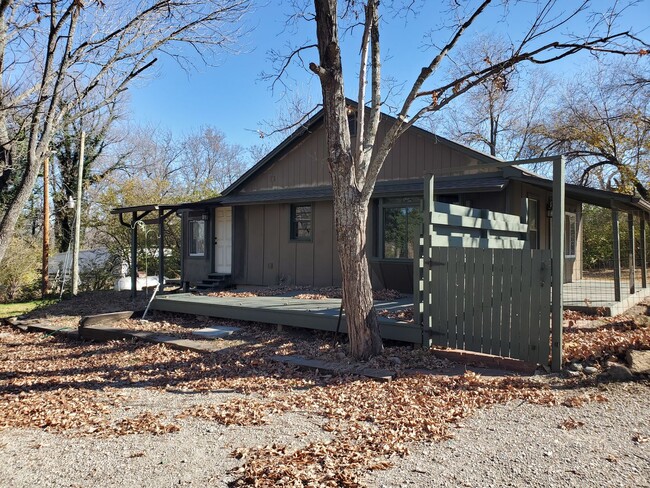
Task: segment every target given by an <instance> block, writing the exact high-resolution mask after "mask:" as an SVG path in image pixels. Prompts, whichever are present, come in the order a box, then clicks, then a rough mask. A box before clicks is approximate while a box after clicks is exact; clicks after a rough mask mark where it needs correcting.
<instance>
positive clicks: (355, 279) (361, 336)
mask: <svg viewBox="0 0 650 488" xmlns="http://www.w3.org/2000/svg"><path fill="white" fill-rule="evenodd" d="M335 194H336V195H337V196H336V197H335V199H334V219H335V227H336V242H337V250H338V255H339V260H340V263H341V275H342V277H343V307H344V309H345V318H346V321H347V324H348V335H349V337H350V354H351V355H352V356H353V357H355V358H357V359H368V358H370V357H372V356H376V355H378V354H381V352H382V350H383V345H382V342H381V336H380V334H379V324H378V323H377V314H376V312H375V308H374V304H373V298H372V284H371V282H370V272H369V268H368V257H367V254H366V252H367V241H366V226H367V223H368V202H365V201H363V200H362V199H361V198H360V195H358V192H356V190H355V189H354V188H348V189H347V191H339V192H336V191H335Z"/></svg>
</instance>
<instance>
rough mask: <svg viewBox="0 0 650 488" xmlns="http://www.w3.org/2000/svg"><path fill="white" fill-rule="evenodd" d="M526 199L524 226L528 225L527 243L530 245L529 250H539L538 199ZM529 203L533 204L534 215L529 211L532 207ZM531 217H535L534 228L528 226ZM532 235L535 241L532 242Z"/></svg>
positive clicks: (534, 197) (531, 197) (533, 197)
mask: <svg viewBox="0 0 650 488" xmlns="http://www.w3.org/2000/svg"><path fill="white" fill-rule="evenodd" d="M526 199H527V200H528V205H527V210H528V214H527V215H526V224H527V225H528V242H529V243H530V248H531V249H539V248H540V239H539V223H540V222H539V217H540V214H539V202H540V199H539V198H537V197H536V196H529V197H526ZM531 202H535V204H534V206H535V212H534V213H533V212H532V211H531V207H533V205H531ZM531 215H534V216H535V226H534V227H531V225H530V222H531V218H530V217H531ZM533 233H534V235H535V241H534V242H533V240H532V239H531V234H533Z"/></svg>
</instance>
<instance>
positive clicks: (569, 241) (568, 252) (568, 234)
mask: <svg viewBox="0 0 650 488" xmlns="http://www.w3.org/2000/svg"><path fill="white" fill-rule="evenodd" d="M577 237H578V224H577V219H576V214H574V213H571V212H567V213H565V214H564V254H565V256H566V257H567V258H575V257H576V240H577Z"/></svg>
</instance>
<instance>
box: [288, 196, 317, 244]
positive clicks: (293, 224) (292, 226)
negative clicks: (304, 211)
mask: <svg viewBox="0 0 650 488" xmlns="http://www.w3.org/2000/svg"><path fill="white" fill-rule="evenodd" d="M300 207H309V219H308V220H307V219H302V220H301V222H309V230H308V232H309V236H308V237H306V236H299V235H298V231H299V230H300V229H299V228H298V220H297V219H296V209H298V208H300ZM289 240H290V241H292V242H312V241H313V240H314V205H313V204H312V203H292V204H291V205H290V207H289Z"/></svg>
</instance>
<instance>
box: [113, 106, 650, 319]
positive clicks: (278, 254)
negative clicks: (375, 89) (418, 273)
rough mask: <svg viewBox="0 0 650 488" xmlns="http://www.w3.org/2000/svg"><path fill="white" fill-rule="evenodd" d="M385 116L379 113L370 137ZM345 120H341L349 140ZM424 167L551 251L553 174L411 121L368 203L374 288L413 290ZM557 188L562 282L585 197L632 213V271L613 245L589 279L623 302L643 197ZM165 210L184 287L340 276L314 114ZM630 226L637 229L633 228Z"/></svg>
mask: <svg viewBox="0 0 650 488" xmlns="http://www.w3.org/2000/svg"><path fill="white" fill-rule="evenodd" d="M392 120H394V119H392V118H391V117H390V116H388V115H382V120H381V123H380V128H379V131H380V136H379V137H381V133H382V132H385V131H386V130H387V128H388V127H389V125H390V123H391V122H392ZM353 128H354V124H351V135H352V137H354V136H355V135H354V131H353V130H352V129H353ZM430 174H433V175H434V176H435V198H436V200H438V201H441V202H444V203H450V204H460V205H464V206H468V207H474V208H480V209H486V210H489V211H494V212H503V213H508V214H516V215H520V216H521V219H522V222H525V223H526V224H527V225H528V233H527V241H528V245H529V246H530V248H533V249H535V248H538V249H549V248H550V246H551V242H550V236H551V231H550V230H551V212H552V208H553V201H552V181H551V180H549V179H547V178H544V177H542V176H539V175H537V174H535V173H533V172H531V171H528V170H526V169H524V168H523V167H520V166H516V165H506V164H504V162H503V161H501V160H499V159H497V158H494V157H492V156H489V155H487V154H484V153H482V152H479V151H476V150H474V149H471V148H469V147H467V146H464V145H462V144H458V143H456V142H453V141H450V140H448V139H446V138H444V137H440V136H438V135H436V134H433V133H431V132H428V131H426V130H424V129H421V128H419V127H411V128H410V129H409V130H408V131H407V132H406V133H405V134H404V135H403V136H402V137H401V138H400V139H399V140H398V141H397V142H396V144H395V146H394V148H393V149H392V151H391V152H390V154H389V156H388V158H387V159H386V161H385V163H384V166H383V168H382V170H381V173H380V174H379V178H378V181H377V184H376V188H375V191H374V193H373V197H372V201H371V204H370V216H369V222H368V228H367V238H368V250H367V252H368V258H369V261H370V264H371V273H372V283H373V287H375V288H378V289H381V288H390V289H396V290H399V291H402V292H405V293H411V292H412V291H413V282H414V281H413V272H414V271H413V269H414V266H413V259H414V254H415V252H416V250H417V249H418V247H417V245H416V243H417V240H418V239H419V232H420V229H421V224H422V200H423V194H424V193H423V192H424V180H425V176H426V175H430ZM565 195H566V201H565V209H566V213H565V250H566V252H565V258H564V259H565V266H564V269H565V274H564V282H565V283H566V284H567V285H568V284H579V283H584V282H585V281H588V280H587V278H589V277H588V276H587V275H586V274H585V266H584V262H583V255H584V249H583V247H584V241H585V240H584V236H583V208H584V207H585V205H595V206H598V207H602V208H606V209H611V211H612V215H618V213H619V212H621V213H623V214H626V215H628V216H630V218H632V220H630V224H629V225H631V226H633V225H634V222H638V223H639V224H640V226H641V229H642V233H643V238H642V239H641V240H640V243H639V244H638V245H636V246H635V245H634V243H633V245H632V246H631V249H630V250H629V252H630V253H631V254H634V249H635V248H636V249H638V248H639V246H640V245H643V250H642V252H639V251H637V253H636V255H635V256H636V257H635V256H632V258H631V259H632V261H630V260H624V261H626V264H627V263H629V266H628V271H630V270H629V268H630V267H631V269H632V271H631V272H630V273H627V272H624V270H623V269H622V268H621V267H620V263H621V256H620V250H621V249H620V245H619V246H618V251H616V249H615V248H616V246H613V247H614V253H616V252H618V253H619V255H618V274H617V273H616V271H617V269H616V265H615V261H616V257H617V256H616V255H614V256H613V258H612V262H613V263H614V264H612V268H613V273H614V276H613V279H608V280H607V283H606V285H603V284H602V283H597V287H598V290H599V293H600V292H603V293H605V294H606V295H607V296H606V297H604V298H603V299H602V300H603V301H609V302H613V301H622V300H624V299H625V298H626V297H630V296H632V295H634V294H635V293H637V292H638V291H639V290H640V288H645V287H646V275H647V270H646V264H645V221H646V219H647V216H648V214H649V213H650V204H649V203H648V202H647V201H645V200H643V199H641V198H639V197H636V196H630V195H623V194H619V193H613V192H607V191H601V190H594V189H590V188H586V187H581V186H577V185H570V184H567V185H566V190H565ZM156 208H157V207H156ZM165 209H166V211H167V213H166V214H165V215H168V214H169V211H168V210H169V209H171V210H173V211H175V212H176V214H177V215H180V216H181V218H182V229H183V231H182V232H183V237H182V242H183V249H182V258H181V263H182V264H181V267H182V269H181V281H182V283H183V284H184V286H185V288H186V289H187V288H190V287H197V288H198V289H210V288H219V287H222V286H225V285H235V286H239V285H253V286H272V285H295V286H310V287H328V286H340V284H341V270H340V266H339V261H338V257H337V252H336V236H335V232H334V215H333V204H332V187H331V183H330V177H329V174H328V167H327V140H326V129H325V126H324V115H323V112H322V111H320V112H319V113H317V114H316V115H314V116H313V117H312V118H311V119H310V120H308V121H307V122H306V123H305V124H304V125H303V126H302V127H300V129H298V130H297V131H295V132H294V133H293V134H292V135H290V136H289V137H288V138H286V139H285V140H284V141H283V142H282V143H281V144H279V145H278V146H277V147H276V148H274V149H273V150H272V151H271V152H270V153H269V154H268V155H267V156H266V157H264V158H263V159H262V160H260V161H259V162H258V163H257V164H255V165H254V166H253V167H251V168H250V169H249V170H248V171H247V172H246V173H245V174H243V175H242V176H241V177H240V178H239V179H238V180H237V181H235V182H234V183H233V184H232V185H231V186H230V187H228V188H227V189H226V190H225V191H224V192H223V193H222V194H221V195H220V196H219V197H217V198H211V199H207V200H203V201H199V202H192V203H188V204H185V205H180V206H175V207H171V206H169V207H165ZM130 211H131V210H130V209H129V208H125V209H116V211H115V212H116V213H120V215H122V214H125V213H129V212H130ZM160 212H162V210H160ZM133 216H134V218H135V217H136V216H137V214H136V213H133ZM634 219H636V220H634ZM615 227H616V228H615V229H614V230H613V231H609V232H608V234H609V236H608V238H610V239H611V240H612V242H614V243H615V241H617V240H619V239H620V236H619V227H618V225H617V226H615ZM638 233H639V232H638V231H637V232H636V234H638ZM630 234H631V235H635V231H634V230H632V232H631V233H630ZM641 254H642V256H641ZM637 257H639V258H641V261H642V262H641V263H640V264H639V265H638V266H637V267H636V268H642V273H641V274H642V276H641V277H640V278H641V281H642V284H641V287H639V286H637V285H636V283H635V277H636V276H637V274H638V273H637V271H636V269H635V263H636V262H637ZM628 275H629V276H630V278H629V280H631V282H627V283H626V282H625V280H624V278H625V276H628ZM617 276H618V278H617ZM617 279H618V281H616V280H617ZM637 280H638V278H637ZM600 281H602V279H601V280H600ZM603 286H604V287H605V288H607V290H606V291H603V290H605V288H603ZM610 289H611V290H610ZM576 290H577V291H576V296H575V297H574V298H575V299H574V301H575V302H576V303H577V305H576V306H578V307H579V306H580V305H588V306H591V305H592V303H593V304H595V303H598V300H595V299H594V297H589V296H586V295H585V293H588V291H589V290H588V289H586V288H585V287H584V286H583V287H582V288H580V287H578V288H576ZM610 292H611V293H610ZM610 294H611V297H610ZM582 295H585V296H584V297H583V296H582ZM569 302H571V299H570V297H567V296H565V303H567V304H568V303H569ZM583 302H584V303H583Z"/></svg>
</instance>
